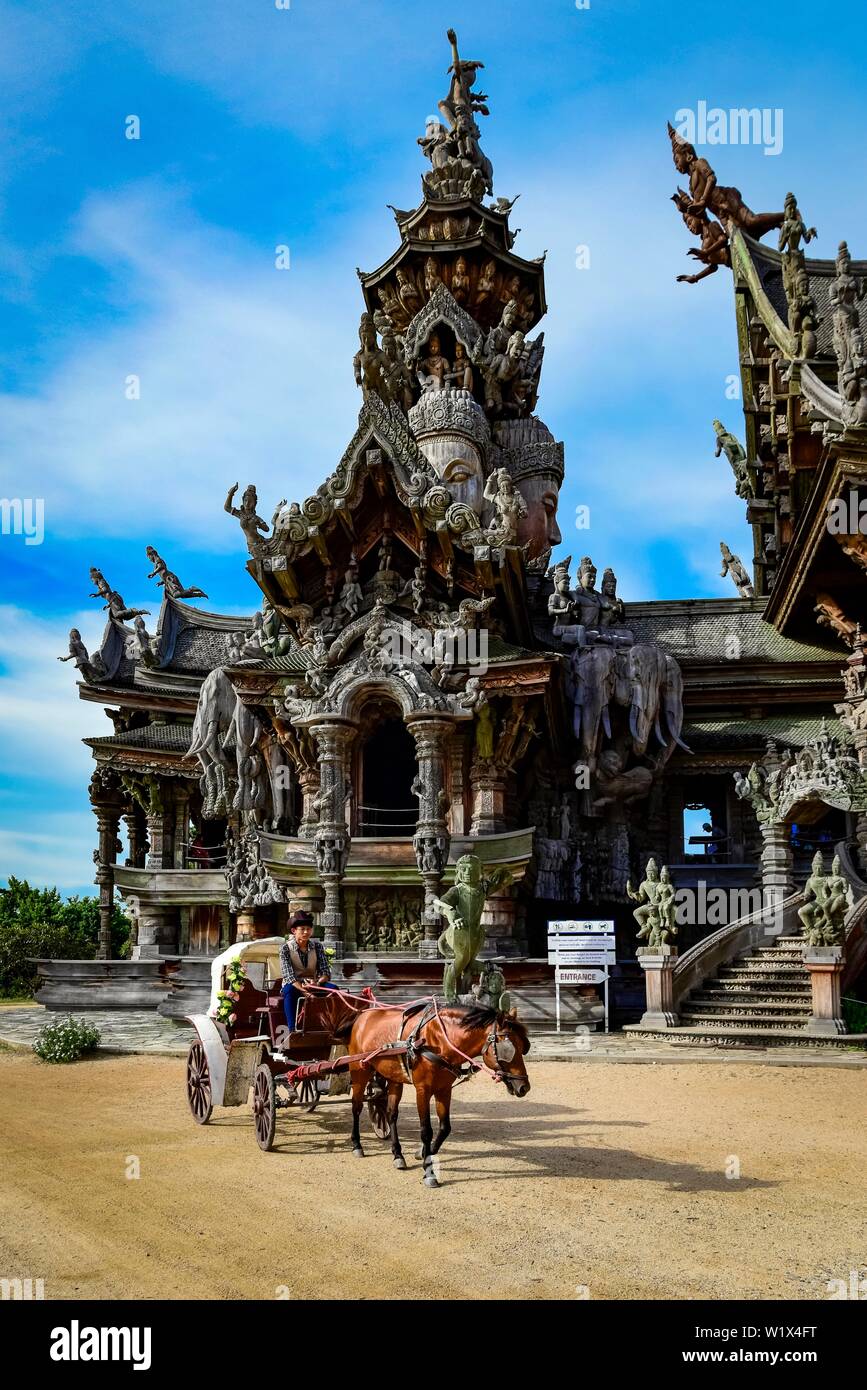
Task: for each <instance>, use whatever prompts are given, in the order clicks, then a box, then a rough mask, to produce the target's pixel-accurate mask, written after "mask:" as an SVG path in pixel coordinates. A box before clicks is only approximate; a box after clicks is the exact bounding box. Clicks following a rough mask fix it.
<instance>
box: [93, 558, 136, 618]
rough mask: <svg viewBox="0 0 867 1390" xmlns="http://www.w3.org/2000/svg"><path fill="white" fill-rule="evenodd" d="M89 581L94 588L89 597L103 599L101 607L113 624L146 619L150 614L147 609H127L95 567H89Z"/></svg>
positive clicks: (115, 591)
mask: <svg viewBox="0 0 867 1390" xmlns="http://www.w3.org/2000/svg"><path fill="white" fill-rule="evenodd" d="M90 579H91V583H92V584H93V586H94V592H93V593H92V594H91V595H90V597H91V598H104V599H105V603H104V604H103V607H104V608H107V609H108V611H109V613H110V615H111V617H112V618H113V619H114V621H115V622H117V623H124V622H129V621H130V620H131V619H132V618H140V617H147V616H148V614H149V613H150V609H149V608H127V606H126V604H125V603H124V601H123V598H122V597H121V595H120V594H119V593H118V591H117V589H112V587H111V585H110V584H109V583H108V580H107V579H106V578H105V575H104V574H103V573H102V571H101V570H98V569H97V568H96V566H95V565H91V568H90Z"/></svg>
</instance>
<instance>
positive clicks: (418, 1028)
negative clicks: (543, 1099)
mask: <svg viewBox="0 0 867 1390" xmlns="http://www.w3.org/2000/svg"><path fill="white" fill-rule="evenodd" d="M416 1013H418V1019H417V1020H416V1023H415V1026H414V1028H413V1030H412V1032H411V1033H409V1034H408V1035H407V1036H406V1037H404V1036H403V1030H404V1028H405V1027H406V1025H407V1022H408V1020H409V1019H411V1018H412V1017H413V1015H414V1014H416ZM434 1019H436V1020H437V1021H438V1023H439V1025H440V1028H442V1031H443V1035H444V1037H445V1038H446V1040H447V1041H450V1039H449V1037H448V1034H447V1033H446V1030H445V1025H444V1023H443V1021H442V1019H441V1018H440V1016H439V1009H438V1008H437V1005H436V1001H435V1000H432V1001H431V1002H430V1003H429V1004H427V1005H426V1006H425V1007H424V1008H422V1009H421V1010H420V1009H419V1005H418V1004H409V1005H407V1007H406V1008H405V1009H404V1011H403V1014H402V1016H401V1020H400V1027H399V1029H398V1034H397V1037H396V1038H395V1039H394V1040H393V1042H390V1043H385V1045H384V1046H383V1048H382V1049H381V1051H382V1052H396V1053H399V1055H400V1061H401V1065H402V1067H403V1069H404V1072H405V1073H406V1079H407V1081H411V1080H412V1070H413V1067H414V1066H415V1065H416V1063H417V1062H418V1060H419V1058H422V1057H423V1058H424V1059H425V1061H426V1062H433V1064H434V1065H435V1066H438V1067H445V1069H446V1071H450V1072H451V1073H452V1075H453V1076H454V1077H455V1078H456V1081H455V1085H458V1086H459V1085H460V1084H461V1082H462V1081H469V1080H470V1078H471V1077H472V1076H473V1074H474V1073H475V1072H477V1071H480V1070H481V1069H482V1067H481V1066H480V1064H479V1063H476V1062H472V1061H470V1060H467V1062H466V1063H464V1065H463V1066H460V1065H459V1066H455V1064H454V1063H453V1062H449V1061H447V1060H446V1058H445V1057H443V1056H442V1054H441V1053H439V1052H435V1051H434V1049H433V1048H432V1047H429V1046H428V1044H427V1042H425V1041H423V1040H422V1039H421V1037H420V1034H421V1032H422V1030H423V1029H424V1028H426V1027H427V1025H428V1024H429V1023H432V1022H433V1020H434ZM489 1048H490V1049H491V1051H492V1052H493V1056H494V1063H495V1065H494V1066H493V1067H492V1068H489V1070H490V1071H492V1072H493V1074H494V1077H495V1079H496V1080H497V1081H502V1080H504V1079H505V1077H506V1076H507V1075H508V1073H507V1072H505V1071H504V1070H503V1068H502V1066H501V1064H500V1057H499V1054H498V1052H497V1020H496V1018H494V1020H493V1022H492V1023H491V1031H490V1033H489V1034H488V1036H487V1039H486V1040H485V1046H484V1048H483V1050H482V1053H481V1054H480V1055H482V1056H484V1053H485V1052H487V1051H488V1049H489Z"/></svg>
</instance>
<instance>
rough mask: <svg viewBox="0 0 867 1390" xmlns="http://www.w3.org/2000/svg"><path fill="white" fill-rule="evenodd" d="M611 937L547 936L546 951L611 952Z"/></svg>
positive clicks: (612, 948)
mask: <svg viewBox="0 0 867 1390" xmlns="http://www.w3.org/2000/svg"><path fill="white" fill-rule="evenodd" d="M614 944H615V942H614V937H613V936H549V937H548V951H549V953H550V954H553V953H554V952H555V951H613V950H614Z"/></svg>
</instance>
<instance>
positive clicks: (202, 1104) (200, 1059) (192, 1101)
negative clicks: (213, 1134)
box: [187, 1042, 214, 1125]
mask: <svg viewBox="0 0 867 1390" xmlns="http://www.w3.org/2000/svg"><path fill="white" fill-rule="evenodd" d="M187 1103H188V1104H189V1107H190V1110H191V1111H192V1115H193V1119H194V1120H195V1122H196V1124H197V1125H206V1124H207V1123H208V1120H209V1119H210V1118H211V1114H212V1112H213V1109H214V1105H213V1101H212V1099H211V1073H210V1071H209V1070H208V1059H207V1057H206V1056H205V1049H204V1047H203V1046H202V1044H201V1043H200V1042H194V1043H191V1044H190V1050H189V1052H188V1053H187Z"/></svg>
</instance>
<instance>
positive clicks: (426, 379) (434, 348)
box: [416, 333, 450, 391]
mask: <svg viewBox="0 0 867 1390" xmlns="http://www.w3.org/2000/svg"><path fill="white" fill-rule="evenodd" d="M427 351H428V355H427V357H422V358H421V359H420V361H419V366H418V371H417V373H416V375H417V376H418V380H419V385H420V386H421V389H422V391H442V389H443V387H444V386H445V384H446V377H447V376H448V374H449V370H450V368H449V360H448V358H447V357H443V355H442V353H441V351H440V340H439V337H438V335H437V334H436V333H433V334H432V335H431V337H430V341H429V342H428V345H427Z"/></svg>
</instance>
